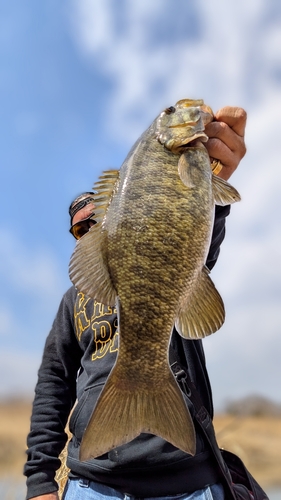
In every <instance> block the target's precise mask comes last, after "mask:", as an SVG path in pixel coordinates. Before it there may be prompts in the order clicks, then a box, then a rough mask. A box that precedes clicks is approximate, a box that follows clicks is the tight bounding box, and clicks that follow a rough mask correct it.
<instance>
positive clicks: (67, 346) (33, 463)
mask: <svg viewBox="0 0 281 500" xmlns="http://www.w3.org/2000/svg"><path fill="white" fill-rule="evenodd" d="M75 298H76V290H75V288H74V287H72V288H70V289H69V290H68V292H66V294H65V295H64V297H63V299H62V301H61V304H60V307H59V310H58V313H57V316H56V318H55V320H54V323H53V326H52V329H51V331H50V333H49V335H48V337H47V340H46V344H45V348H44V352H43V358H42V363H41V366H40V368H39V372H38V381H37V385H36V388H35V397H34V402H33V409H32V416H31V426H30V432H29V434H28V437H27V462H26V464H25V467H24V474H25V475H26V476H27V496H26V498H27V499H29V498H32V497H36V496H39V495H43V494H46V493H52V492H54V491H56V490H57V489H58V485H57V483H56V481H55V473H56V470H57V469H58V468H59V467H60V460H59V458H58V457H59V454H60V452H61V451H62V449H63V448H64V446H65V444H66V441H67V434H66V433H65V426H66V423H67V419H68V416H69V413H70V410H71V408H72V406H73V405H74V402H75V400H76V377H77V372H78V370H79V367H80V359H81V350H80V347H79V345H78V342H77V340H76V336H75V332H74V325H73V317H74V312H73V308H74V302H75Z"/></svg>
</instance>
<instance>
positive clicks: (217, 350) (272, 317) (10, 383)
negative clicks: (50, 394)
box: [0, 0, 281, 410]
mask: <svg viewBox="0 0 281 500" xmlns="http://www.w3.org/2000/svg"><path fill="white" fill-rule="evenodd" d="M182 98H195V99H197V98H198V99H201V98H202V99H204V101H205V102H206V103H207V104H208V105H210V106H211V107H212V108H213V110H214V111H217V110H218V109H219V108H221V107H223V106H225V105H235V106H241V107H243V108H245V109H246V111H247V113H248V123H247V131H246V144H247V155H246V156H245V158H244V159H243V160H242V161H241V164H240V165H239V168H238V169H237V171H236V172H235V173H234V174H233V176H232V178H231V183H232V184H233V185H234V186H235V187H236V189H238V191H239V192H240V194H241V197H242V201H241V202H240V203H239V204H235V205H233V206H232V210H231V214H230V216H229V217H228V220H227V235H226V239H225V241H224V243H223V245H222V248H221V255H220V258H219V261H218V263H217V265H216V267H215V269H214V270H213V271H212V274H211V276H212V279H213V281H214V282H215V284H216V286H217V288H218V290H219V291H220V293H221V295H222V297H223V300H224V303H225V308H226V321H225V324H224V326H223V327H222V328H221V329H220V330H219V331H218V332H216V333H215V334H214V335H212V336H211V337H209V338H208V339H206V340H204V346H205V352H206V360H207V366H208V370H209V375H210V379H211V384H212V388H213V396H214V402H215V407H216V408H217V409H218V410H219V409H222V408H223V407H224V406H225V405H226V404H227V403H228V402H230V401H233V400H235V399H238V398H242V397H245V396H248V395H252V394H257V395H262V396H266V397H269V398H270V399H272V400H273V401H276V402H278V403H281V390H280V380H281V363H280V357H281V336H280V316H281V268H280V265H279V264H280V257H281V255H280V253H281V252H280V247H281V232H280V229H281V228H280V224H281V223H280V215H279V213H278V212H279V210H278V207H279V205H278V203H279V201H280V196H281V168H280V156H281V136H280V128H281V127H280V125H281V119H280V116H281V3H280V2H279V0H247V2H245V1H244V0H243V1H242V0H228V2H225V0H208V1H206V0H176V1H175V0H153V2H151V0H141V1H140V0H139V1H137V0H59V1H58V0H44V1H43V2H38V1H37V0H27V1H25V2H22V1H21V0H9V2H5V0H0V115H1V120H0V129H1V130H0V136H1V141H0V142H1V147H0V166H1V187H0V189H1V205H2V207H3V209H4V213H3V211H2V215H3V216H2V220H1V221H0V232H1V246H0V279H1V292H0V293H1V295H0V380H1V382H0V398H1V397H2V398H4V397H14V396H22V397H25V396H28V397H32V396H33V391H34V386H35V383H36V378H37V370H38V367H39V365H40V362H41V356H42V351H43V347H44V342H45V339H46V336H47V334H48V332H49V329H50V327H51V325H52V322H53V320H54V317H55V314H56V311H57V309H58V306H59V302H60V300H61V297H62V295H63V293H64V292H65V291H66V290H67V289H68V287H69V286H70V285H71V283H70V281H69V277H68V263H69V259H70V256H71V254H72V251H73V248H74V242H73V240H72V236H71V235H70V234H69V233H68V225H69V221H68V206H69V204H70V202H71V201H72V199H74V198H75V197H76V196H77V195H78V194H80V192H83V191H85V190H89V189H91V188H92V185H93V183H94V182H95V181H96V180H97V178H98V176H99V175H100V174H101V173H102V171H103V170H107V169H110V168H119V167H120V166H121V164H122V162H123V160H124V158H125V157H126V154H127V152H128V151H129V149H130V147H131V146H132V145H133V143H134V141H135V140H136V139H137V138H138V137H139V135H140V134H141V133H142V132H143V131H144V130H145V129H146V127H147V126H148V125H149V124H150V123H151V122H152V121H153V120H154V118H155V117H156V116H157V115H158V114H159V113H160V112H161V111H162V110H163V109H164V108H166V107H168V106H171V105H173V104H175V102H176V101H177V100H179V99H182Z"/></svg>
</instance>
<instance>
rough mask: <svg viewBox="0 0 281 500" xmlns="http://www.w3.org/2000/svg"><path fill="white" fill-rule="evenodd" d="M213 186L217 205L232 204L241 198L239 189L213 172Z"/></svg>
mask: <svg viewBox="0 0 281 500" xmlns="http://www.w3.org/2000/svg"><path fill="white" fill-rule="evenodd" d="M212 188H213V195H214V201H215V204H216V205H221V206H224V205H230V204H231V203H235V202H236V201H240V200H241V196H240V194H239V193H238V191H237V190H236V189H235V188H234V187H233V186H231V184H229V183H228V182H226V181H225V180H223V179H221V178H220V177H218V176H217V175H214V174H212Z"/></svg>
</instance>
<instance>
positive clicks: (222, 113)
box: [214, 106, 247, 137]
mask: <svg viewBox="0 0 281 500" xmlns="http://www.w3.org/2000/svg"><path fill="white" fill-rule="evenodd" d="M214 117H215V120H217V121H218V122H224V123H226V124H227V125H229V127H231V128H232V130H233V131H234V132H236V134H238V135H240V136H241V137H243V136H244V134H245V127H246V121H247V113H246V111H245V110H244V109H243V108H238V107H234V106H225V107H224V108H221V109H219V111H218V112H217V113H216V114H215V115H214Z"/></svg>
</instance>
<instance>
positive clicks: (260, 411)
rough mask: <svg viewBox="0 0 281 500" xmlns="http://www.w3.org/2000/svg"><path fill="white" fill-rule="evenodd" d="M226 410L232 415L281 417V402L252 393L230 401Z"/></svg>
mask: <svg viewBox="0 0 281 500" xmlns="http://www.w3.org/2000/svg"><path fill="white" fill-rule="evenodd" d="M225 412H226V413H228V414H230V415H243V416H253V417H266V416H268V417H281V404H278V403H275V402H273V401H271V400H270V399H267V398H265V397H263V396H258V395H252V396H247V397H245V398H243V399H238V400H236V401H232V402H230V403H228V404H227V405H226V408H225Z"/></svg>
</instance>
